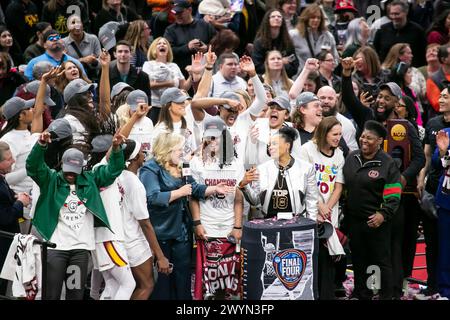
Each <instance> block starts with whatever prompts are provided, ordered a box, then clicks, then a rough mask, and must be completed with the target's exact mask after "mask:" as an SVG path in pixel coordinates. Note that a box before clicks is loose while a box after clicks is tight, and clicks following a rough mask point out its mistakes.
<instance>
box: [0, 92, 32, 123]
mask: <svg viewBox="0 0 450 320" xmlns="http://www.w3.org/2000/svg"><path fill="white" fill-rule="evenodd" d="M33 106H34V99H31V100H23V99H22V98H19V97H12V98H11V99H9V100H7V101H6V102H5V104H4V105H3V108H2V113H3V117H5V119H6V120H9V119H11V118H12V117H14V116H15V115H16V114H18V113H19V112H21V111H22V110H26V109H29V108H31V107H33Z"/></svg>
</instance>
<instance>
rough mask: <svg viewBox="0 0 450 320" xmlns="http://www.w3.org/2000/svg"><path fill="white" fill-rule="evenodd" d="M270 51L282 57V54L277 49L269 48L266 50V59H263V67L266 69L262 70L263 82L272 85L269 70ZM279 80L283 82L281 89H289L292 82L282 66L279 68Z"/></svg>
mask: <svg viewBox="0 0 450 320" xmlns="http://www.w3.org/2000/svg"><path fill="white" fill-rule="evenodd" d="M272 53H278V54H279V55H280V56H281V57H283V55H282V54H281V52H280V51H278V50H271V51H268V52H267V55H266V60H265V61H264V67H265V68H266V71H265V72H264V83H266V84H268V85H270V86H272V87H273V80H272V78H271V77H270V70H269V55H270V54H272ZM281 82H282V83H283V90H286V91H289V89H291V87H292V83H293V82H292V80H291V79H289V77H288V75H287V73H286V69H285V67H284V66H283V68H282V69H281Z"/></svg>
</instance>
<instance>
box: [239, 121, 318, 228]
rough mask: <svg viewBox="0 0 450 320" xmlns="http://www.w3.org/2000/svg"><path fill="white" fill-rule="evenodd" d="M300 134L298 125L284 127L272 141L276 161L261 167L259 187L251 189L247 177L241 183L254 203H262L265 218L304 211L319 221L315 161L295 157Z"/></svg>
mask: <svg viewBox="0 0 450 320" xmlns="http://www.w3.org/2000/svg"><path fill="white" fill-rule="evenodd" d="M297 137H298V134H297V131H296V130H295V129H294V128H291V127H282V128H281V129H280V130H279V131H278V133H277V134H275V135H274V136H273V137H272V139H271V140H270V145H269V153H270V156H271V157H272V160H270V161H267V162H265V163H263V164H262V165H260V166H258V168H257V171H258V173H259V188H251V187H250V186H249V185H248V183H249V182H250V181H248V180H247V179H244V180H243V181H241V182H240V183H239V187H240V188H241V189H242V190H243V191H244V194H245V196H246V198H247V199H248V200H249V202H250V203H251V204H253V205H261V206H262V211H263V214H264V216H265V218H272V217H276V216H277V214H278V213H279V212H290V213H293V214H300V215H303V216H305V217H306V218H310V219H312V220H314V221H315V220H316V217H317V203H318V201H319V200H318V199H319V192H318V188H317V182H316V172H315V170H314V167H313V165H312V164H309V163H307V162H305V161H303V160H298V159H295V158H294V157H293V156H292V147H293V145H294V141H295V139H297Z"/></svg>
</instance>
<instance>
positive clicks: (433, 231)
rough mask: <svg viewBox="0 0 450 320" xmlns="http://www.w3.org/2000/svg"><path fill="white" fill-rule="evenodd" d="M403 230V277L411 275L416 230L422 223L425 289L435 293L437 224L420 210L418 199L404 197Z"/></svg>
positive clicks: (410, 196)
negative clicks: (425, 267) (425, 270)
mask: <svg viewBox="0 0 450 320" xmlns="http://www.w3.org/2000/svg"><path fill="white" fill-rule="evenodd" d="M403 199H404V208H405V229H404V240H403V275H404V277H410V276H411V275H412V270H413V265H414V257H415V253H416V244H417V229H418V226H419V223H420V221H422V226H423V233H424V237H425V245H426V251H425V254H426V259H427V273H428V279H427V287H428V290H430V291H431V293H437V292H438V287H437V275H436V266H437V258H438V250H439V246H438V242H439V237H438V223H437V219H433V218H430V217H429V216H427V215H426V214H425V213H424V212H423V211H422V210H421V209H420V206H419V203H418V199H417V198H416V197H415V196H413V195H405V196H403Z"/></svg>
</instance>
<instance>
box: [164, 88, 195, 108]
mask: <svg viewBox="0 0 450 320" xmlns="http://www.w3.org/2000/svg"><path fill="white" fill-rule="evenodd" d="M187 99H189V96H187V95H185V94H184V93H183V91H181V90H180V89H178V88H175V87H172V88H169V89H167V90H165V91H164V92H163V94H162V95H161V99H160V101H161V105H162V106H165V105H166V104H168V103H169V102H176V103H182V102H185V101H186V100H187Z"/></svg>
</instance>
